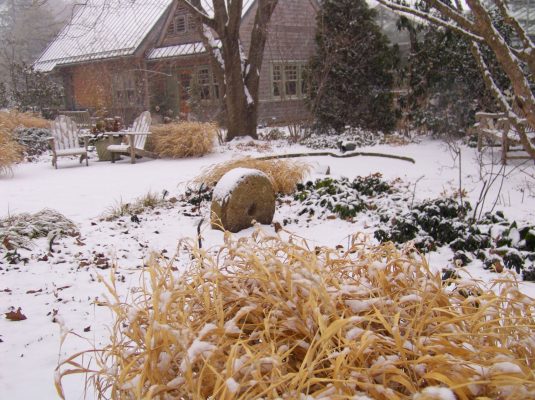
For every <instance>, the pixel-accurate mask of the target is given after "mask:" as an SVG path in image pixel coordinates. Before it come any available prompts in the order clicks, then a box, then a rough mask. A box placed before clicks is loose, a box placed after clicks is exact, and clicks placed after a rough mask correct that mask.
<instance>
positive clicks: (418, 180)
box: [409, 175, 425, 209]
mask: <svg viewBox="0 0 535 400" xmlns="http://www.w3.org/2000/svg"><path fill="white" fill-rule="evenodd" d="M424 177H425V175H422V176H420V177H419V178H418V179H416V182H414V189H413V190H412V199H411V205H410V207H409V208H411V209H412V205H413V204H414V197H415V196H416V185H418V182H420V181H421V180H422V179H424Z"/></svg>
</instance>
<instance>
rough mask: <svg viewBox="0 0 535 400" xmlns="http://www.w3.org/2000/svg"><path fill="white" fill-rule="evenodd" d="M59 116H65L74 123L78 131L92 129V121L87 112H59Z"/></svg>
mask: <svg viewBox="0 0 535 400" xmlns="http://www.w3.org/2000/svg"><path fill="white" fill-rule="evenodd" d="M58 114H59V115H65V116H67V117H69V118H70V119H71V120H73V121H74V122H75V123H76V126H78V128H79V129H91V128H93V121H92V120H91V117H90V115H89V111H87V110H85V111H59V112H58Z"/></svg>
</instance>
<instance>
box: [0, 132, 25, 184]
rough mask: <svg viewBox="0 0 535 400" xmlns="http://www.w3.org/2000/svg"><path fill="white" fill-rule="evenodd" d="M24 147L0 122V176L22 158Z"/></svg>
mask: <svg viewBox="0 0 535 400" xmlns="http://www.w3.org/2000/svg"><path fill="white" fill-rule="evenodd" d="M23 152H24V148H23V147H22V146H21V145H20V144H19V143H17V141H16V140H15V139H14V138H13V136H12V134H11V131H10V130H9V129H7V128H6V127H5V126H3V125H2V124H1V122H0V176H1V175H3V174H8V173H9V172H11V167H12V166H13V164H15V163H17V162H19V161H21V160H22V158H23Z"/></svg>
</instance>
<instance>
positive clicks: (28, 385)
mask: <svg viewBox="0 0 535 400" xmlns="http://www.w3.org/2000/svg"><path fill="white" fill-rule="evenodd" d="M302 149H303V148H301V147H299V146H293V147H275V148H274V152H276V153H282V152H297V151H300V150H302ZM358 150H361V151H370V152H382V153H391V154H397V155H402V156H409V157H412V158H414V159H415V160H416V163H415V164H412V163H409V162H406V161H400V160H394V159H386V158H375V157H354V158H343V159H341V158H330V157H310V158H303V159H302V160H303V161H306V162H309V163H311V164H312V165H313V167H314V168H313V172H312V174H311V177H310V178H311V179H314V178H318V177H324V176H325V175H322V173H323V172H324V171H325V169H326V168H325V167H326V166H329V167H330V173H331V175H332V176H333V177H341V176H346V177H348V178H354V177H356V176H366V175H369V174H372V173H377V172H379V173H381V174H382V175H383V177H384V178H385V179H387V180H394V179H396V178H400V179H401V180H402V182H403V184H404V185H405V186H406V187H407V190H408V191H410V193H412V192H413V191H414V196H415V201H418V200H424V199H427V198H435V197H437V196H440V195H444V194H445V195H451V194H452V193H454V191H455V190H457V189H458V185H459V184H458V179H459V169H458V168H457V166H456V165H458V164H455V163H454V161H453V159H452V157H451V155H450V152H449V151H448V149H447V146H445V145H444V144H443V143H442V142H439V141H434V140H424V141H423V142H422V143H419V144H410V145H406V146H388V145H381V146H375V147H370V148H363V149H358ZM307 151H309V150H307ZM251 154H254V153H251ZM241 155H245V153H244V151H243V148H241V149H237V148H233V147H231V148H230V149H229V148H228V147H225V149H219V150H218V151H216V153H214V154H212V155H210V156H206V157H203V158H198V159H190V160H147V159H143V160H140V161H139V162H138V163H137V164H135V165H131V164H130V163H129V160H128V159H125V160H123V161H121V162H119V163H117V164H114V165H112V164H111V163H109V162H104V163H99V162H96V161H95V160H91V162H90V166H89V167H85V166H80V165H79V164H78V163H77V162H76V161H75V160H66V159H62V160H60V162H59V169H58V170H54V169H53V168H52V166H51V165H50V163H49V160H48V159H43V161H42V162H38V163H33V164H29V163H25V164H21V165H19V166H17V167H16V168H15V169H14V175H13V176H12V177H2V178H0V218H3V217H5V216H8V215H12V214H18V213H22V212H32V213H33V212H36V211H39V210H42V209H43V208H51V209H54V210H57V211H59V212H60V213H62V214H64V215H65V216H66V217H68V218H70V219H71V220H73V221H74V222H75V223H76V224H77V226H78V228H79V231H80V233H81V236H80V237H79V238H74V237H67V238H63V239H60V240H56V241H55V245H54V253H52V255H49V256H45V255H46V254H47V253H48V249H47V242H46V240H45V239H39V240H36V241H35V242H34V244H35V247H34V248H33V249H32V251H31V252H27V253H26V255H27V256H28V257H29V258H30V260H29V262H28V263H26V264H25V265H24V264H22V263H20V264H17V265H7V264H6V263H5V261H3V254H2V255H1V256H0V312H1V313H2V318H0V360H1V362H0V398H1V399H34V398H39V399H54V398H57V394H56V392H55V389H54V369H55V367H56V365H57V363H58V360H62V359H64V358H65V357H66V356H68V355H72V354H73V353H74V352H76V351H80V350H85V349H88V348H91V347H92V346H93V344H94V345H95V346H96V347H97V348H98V347H99V345H100V344H101V343H104V342H105V338H106V335H107V326H109V324H110V322H111V316H110V314H109V312H108V311H107V310H106V309H105V308H104V307H100V306H99V305H98V304H99V300H102V299H103V298H104V296H105V288H104V286H103V284H102V283H100V282H99V281H98V276H99V275H102V276H103V277H104V278H107V277H108V276H109V274H110V273H111V271H114V272H115V274H116V278H117V282H118V283H117V284H118V285H119V289H120V291H121V292H122V293H127V292H128V288H130V287H132V286H136V285H138V283H139V281H140V271H141V269H142V267H143V264H144V260H146V259H147V258H148V257H149V255H150V253H151V252H152V251H156V252H158V253H160V254H164V255H167V256H169V257H173V254H174V253H175V250H176V246H177V244H178V242H179V240H180V239H183V238H185V237H195V236H196V230H197V226H198V224H199V222H200V220H201V218H203V217H204V218H205V222H204V224H203V225H202V238H203V245H204V246H205V247H209V246H213V245H217V244H221V242H222V240H223V233H222V232H219V231H215V230H212V229H210V227H209V223H207V219H208V209H201V210H198V211H195V212H190V211H191V210H185V209H184V208H181V207H179V206H178V205H177V206H176V207H170V208H163V209H156V210H152V211H150V212H148V213H146V214H143V215H141V216H140V222H139V223H137V222H133V221H131V219H130V217H124V218H120V219H117V220H114V221H103V220H102V219H101V218H100V216H101V215H102V214H103V213H105V212H106V210H109V209H110V207H114V206H115V207H116V206H117V205H118V204H119V203H121V202H122V203H127V202H131V201H133V200H134V199H135V198H138V197H141V196H143V195H146V194H147V193H148V192H152V193H155V194H158V195H159V196H160V195H161V194H162V192H163V190H167V191H168V192H169V195H168V198H169V197H172V196H178V195H179V194H181V193H182V192H183V191H184V189H185V187H186V184H187V182H188V181H189V180H191V179H192V178H194V177H195V176H196V175H198V174H199V172H200V171H201V170H202V169H203V168H205V167H207V166H209V165H211V164H214V163H218V162H222V161H225V160H229V159H231V158H235V157H238V156H241ZM263 155H265V154H263ZM519 165H520V164H516V165H511V166H508V167H507V171H513V170H514V171H513V172H512V173H511V174H510V175H508V176H507V179H505V180H504V182H503V187H502V188H501V195H500V197H499V199H498V203H497V206H496V209H499V210H502V211H503V212H504V213H505V216H506V217H508V219H509V220H511V221H513V220H516V221H523V222H530V223H533V221H534V220H535V218H534V217H535V180H534V178H533V177H534V176H535V166H534V165H533V163H524V164H522V166H521V167H519ZM498 168H499V167H498ZM461 172H462V186H463V188H464V189H465V190H466V191H467V195H468V199H469V200H470V201H471V202H472V204H474V203H475V202H476V201H477V198H478V197H479V194H480V191H481V187H482V182H481V179H480V171H479V164H478V162H477V159H476V150H475V149H472V148H468V147H462V170H461ZM530 175H531V177H530ZM415 185H416V188H415V190H414V187H415ZM499 186H500V183H499V181H498V182H497V183H496V184H495V185H494V187H493V188H492V190H491V192H490V193H489V194H488V196H487V198H488V201H487V204H488V205H490V204H492V203H493V202H494V200H495V198H496V190H497V189H498V187H499ZM177 204H179V203H177ZM185 211H188V212H186V213H185ZM291 213H292V209H291V208H289V207H279V208H278V209H277V211H276V213H275V218H274V220H275V221H282V220H283V219H284V218H286V217H288V216H292V215H291ZM368 222H369V221H367V220H366V218H365V217H362V218H360V217H357V218H356V220H355V221H354V222H347V221H341V220H338V219H336V220H321V221H318V220H316V219H314V218H312V219H311V220H310V221H303V222H302V223H299V224H290V225H288V226H287V227H286V229H287V230H289V231H292V232H294V233H296V234H298V235H299V236H301V237H304V238H306V239H307V240H308V241H309V242H310V243H312V244H314V245H329V246H336V245H346V244H347V238H348V236H349V235H352V234H355V233H357V232H359V231H361V230H365V229H366V226H367V224H368ZM265 229H266V230H267V231H269V232H273V227H270V226H266V227H265ZM250 233H251V230H246V231H242V232H240V233H239V235H248V234H250ZM450 257H451V251H450V250H447V249H446V250H442V251H439V252H437V253H431V254H430V255H428V259H429V262H430V264H431V267H432V268H433V269H435V270H440V269H442V268H443V267H445V266H447V264H448V263H449V258H450ZM95 260H101V261H102V263H101V264H100V266H101V267H102V268H104V269H102V268H97V267H96V265H95ZM106 261H108V262H109V264H112V263H114V262H115V263H116V265H117V268H116V270H113V269H111V268H108V269H105V268H106ZM178 266H180V264H179V263H178ZM467 269H468V271H469V272H470V273H471V274H472V275H473V276H474V277H478V278H482V279H483V280H485V281H489V280H490V279H492V278H493V277H495V276H496V275H493V274H491V273H489V272H487V271H485V270H483V269H482V268H481V267H480V266H477V265H476V266H469V267H468V268H467ZM521 289H522V291H524V292H526V293H528V294H530V296H532V297H533V296H535V283H522V284H521ZM11 307H14V308H15V309H18V308H19V307H20V308H21V312H22V313H23V314H24V315H25V316H26V317H27V319H26V320H24V321H20V322H11V321H8V320H7V319H6V318H4V317H3V314H4V313H6V312H8V311H9V310H10V309H11ZM67 330H68V331H72V332H73V333H75V334H77V335H80V336H81V337H83V338H87V340H88V341H86V340H84V339H81V338H78V337H76V336H74V335H70V336H68V337H67V339H66V341H65V342H64V344H63V346H62V348H61V349H60V339H61V337H62V332H65V331H67ZM65 384H66V395H67V398H69V399H70V398H73V399H74V398H82V397H83V396H84V387H83V383H82V381H81V380H80V378H72V379H69V378H67V379H66V381H65ZM89 397H90V398H91V396H89Z"/></svg>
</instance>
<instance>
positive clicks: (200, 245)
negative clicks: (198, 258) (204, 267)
mask: <svg viewBox="0 0 535 400" xmlns="http://www.w3.org/2000/svg"><path fill="white" fill-rule="evenodd" d="M203 222H204V218H201V220H200V221H199V225H197V241H198V243H199V249H202V238H201V225H202V223H203Z"/></svg>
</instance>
